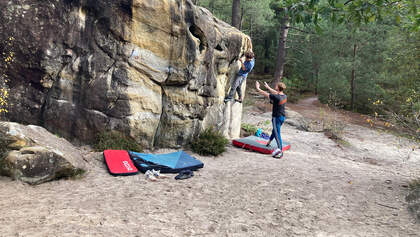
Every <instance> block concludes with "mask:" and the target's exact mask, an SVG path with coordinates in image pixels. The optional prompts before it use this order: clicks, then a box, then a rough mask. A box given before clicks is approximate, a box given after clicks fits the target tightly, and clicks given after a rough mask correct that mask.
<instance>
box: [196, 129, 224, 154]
mask: <svg viewBox="0 0 420 237" xmlns="http://www.w3.org/2000/svg"><path fill="white" fill-rule="evenodd" d="M228 143H229V140H228V139H226V138H225V137H224V136H223V135H222V134H221V133H220V132H218V131H216V130H215V129H214V128H212V127H210V128H208V129H206V130H204V131H203V132H202V133H201V134H200V135H199V136H198V137H197V138H196V139H194V140H193V141H192V142H191V149H192V150H193V151H194V152H195V153H197V154H200V155H205V156H209V155H213V156H218V155H220V154H222V153H223V152H225V151H226V145H227V144H228Z"/></svg>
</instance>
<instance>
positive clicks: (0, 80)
mask: <svg viewBox="0 0 420 237" xmlns="http://www.w3.org/2000/svg"><path fill="white" fill-rule="evenodd" d="M14 40H15V39H14V37H9V38H8V39H7V40H6V41H5V42H2V43H0V52H2V53H1V54H0V61H1V66H0V115H2V114H4V113H7V112H8V111H7V107H8V97H9V89H8V87H7V83H8V82H9V77H8V75H7V73H6V72H7V69H8V67H10V65H11V63H12V62H13V61H14V59H15V53H14V52H13V51H12V46H13V42H14Z"/></svg>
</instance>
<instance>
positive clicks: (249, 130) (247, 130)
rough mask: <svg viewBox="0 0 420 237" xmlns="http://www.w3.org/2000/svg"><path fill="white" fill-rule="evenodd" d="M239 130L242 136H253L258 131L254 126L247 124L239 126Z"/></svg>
mask: <svg viewBox="0 0 420 237" xmlns="http://www.w3.org/2000/svg"><path fill="white" fill-rule="evenodd" d="M241 128H242V130H243V136H250V135H254V134H255V133H256V132H257V130H258V128H257V127H256V126H255V125H252V124H248V123H243V124H241Z"/></svg>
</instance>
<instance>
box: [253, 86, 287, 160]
mask: <svg viewBox="0 0 420 237" xmlns="http://www.w3.org/2000/svg"><path fill="white" fill-rule="evenodd" d="M264 86H265V88H266V89H267V90H268V91H269V92H270V93H267V92H265V91H263V90H261V89H260V83H259V82H258V81H257V82H255V87H256V88H257V91H258V92H259V93H260V94H261V95H263V96H265V97H267V98H268V99H270V103H272V104H273V113H272V118H271V122H272V124H273V131H272V133H271V136H270V140H269V141H268V143H267V146H270V143H271V141H272V140H273V139H276V143H277V148H276V149H275V150H274V151H273V153H272V155H273V157H274V158H278V159H280V158H282V157H283V144H282V140H281V135H280V127H281V125H283V123H284V120H285V119H286V112H285V105H286V102H287V95H286V94H284V90H285V89H286V85H285V84H284V83H283V82H278V83H276V85H275V87H274V88H275V89H272V88H271V87H270V86H269V85H268V84H267V82H264Z"/></svg>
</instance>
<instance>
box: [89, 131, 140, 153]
mask: <svg viewBox="0 0 420 237" xmlns="http://www.w3.org/2000/svg"><path fill="white" fill-rule="evenodd" d="M93 147H94V148H95V150H96V151H104V150H129V151H136V152H141V151H143V148H142V147H141V145H140V144H138V143H137V142H136V141H135V140H134V139H133V138H131V137H128V136H127V135H125V134H123V133H121V132H118V131H106V132H103V133H100V134H99V135H98V136H97V138H96V142H95V144H94V145H93Z"/></svg>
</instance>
